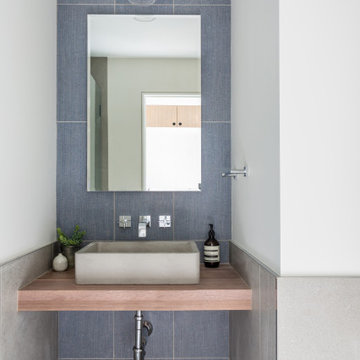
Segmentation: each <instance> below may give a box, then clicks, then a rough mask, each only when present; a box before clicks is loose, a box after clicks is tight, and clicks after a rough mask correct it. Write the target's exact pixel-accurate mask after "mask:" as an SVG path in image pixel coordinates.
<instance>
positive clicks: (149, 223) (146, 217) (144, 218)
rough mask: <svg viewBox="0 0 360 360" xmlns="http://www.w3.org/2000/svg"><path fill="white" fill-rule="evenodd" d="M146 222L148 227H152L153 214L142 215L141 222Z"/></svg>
mask: <svg viewBox="0 0 360 360" xmlns="http://www.w3.org/2000/svg"><path fill="white" fill-rule="evenodd" d="M141 223H143V224H145V225H146V227H151V216H150V215H140V216H139V224H141Z"/></svg>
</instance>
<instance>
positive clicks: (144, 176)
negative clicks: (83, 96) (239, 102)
mask: <svg viewBox="0 0 360 360" xmlns="http://www.w3.org/2000/svg"><path fill="white" fill-rule="evenodd" d="M200 28H201V26H200V16H197V15H179V16H178V15H151V16H148V15H146V16H143V15H89V16H88V159H87V183H88V191H200V187H201V58H200V56H201V45H200V39H201V33H200Z"/></svg>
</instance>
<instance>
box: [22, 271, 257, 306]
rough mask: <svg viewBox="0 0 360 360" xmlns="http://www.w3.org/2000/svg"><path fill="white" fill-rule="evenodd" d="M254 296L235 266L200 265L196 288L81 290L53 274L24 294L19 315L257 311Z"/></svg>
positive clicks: (67, 277) (70, 274) (71, 279)
mask: <svg viewBox="0 0 360 360" xmlns="http://www.w3.org/2000/svg"><path fill="white" fill-rule="evenodd" d="M251 298H252V291H251V289H250V288H249V286H248V285H247V284H246V283H245V281H244V280H243V279H242V278H241V277H240V275H239V274H238V273H237V272H236V271H235V270H234V269H233V268H232V266H231V265H229V264H223V265H220V267H219V268H217V269H209V268H205V267H204V266H203V265H201V266H200V283H199V284H194V285H77V284H76V283H75V273H74V271H73V270H69V271H66V272H53V271H50V272H48V273H46V274H44V275H43V276H41V277H40V278H38V279H36V280H34V281H33V282H32V283H31V284H29V285H27V286H25V287H24V288H22V289H20V290H19V291H18V311H122V310H134V311H136V310H138V309H142V310H153V311H162V310H164V311H166V310H172V311H182V310H251Z"/></svg>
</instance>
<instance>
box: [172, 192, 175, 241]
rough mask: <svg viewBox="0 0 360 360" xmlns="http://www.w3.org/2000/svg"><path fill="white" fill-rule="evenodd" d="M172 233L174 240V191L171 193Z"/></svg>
mask: <svg viewBox="0 0 360 360" xmlns="http://www.w3.org/2000/svg"><path fill="white" fill-rule="evenodd" d="M172 218H173V221H172V235H173V240H175V193H174V192H173V193H172Z"/></svg>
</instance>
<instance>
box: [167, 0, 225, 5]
mask: <svg viewBox="0 0 360 360" xmlns="http://www.w3.org/2000/svg"><path fill="white" fill-rule="evenodd" d="M174 4H175V5H198V6H200V5H202V6H211V5H231V0H174Z"/></svg>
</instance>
